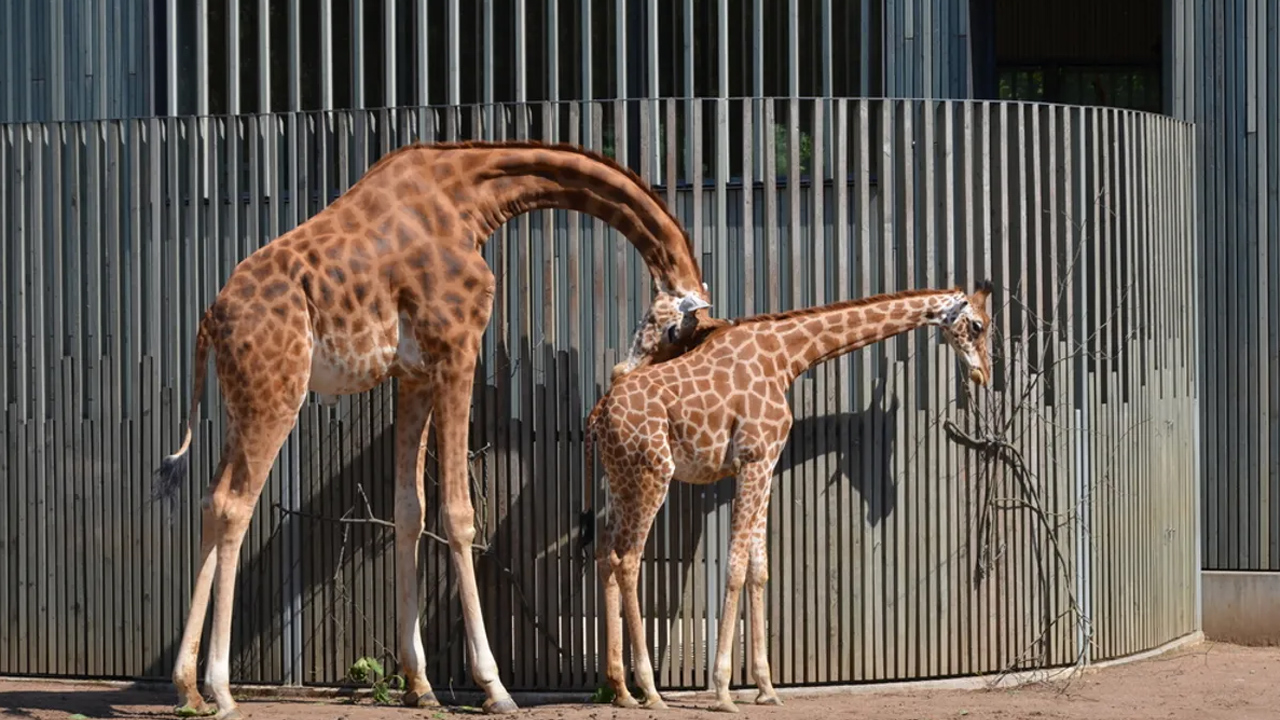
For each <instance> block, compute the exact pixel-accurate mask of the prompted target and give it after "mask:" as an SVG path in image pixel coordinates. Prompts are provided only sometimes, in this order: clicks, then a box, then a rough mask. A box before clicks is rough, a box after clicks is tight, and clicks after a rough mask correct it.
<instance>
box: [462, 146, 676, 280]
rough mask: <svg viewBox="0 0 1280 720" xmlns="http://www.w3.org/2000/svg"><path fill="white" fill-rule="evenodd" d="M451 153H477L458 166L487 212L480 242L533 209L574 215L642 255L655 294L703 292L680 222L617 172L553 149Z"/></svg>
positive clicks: (573, 152) (624, 172)
mask: <svg viewBox="0 0 1280 720" xmlns="http://www.w3.org/2000/svg"><path fill="white" fill-rule="evenodd" d="M450 152H461V153H475V157H474V160H473V159H472V158H467V159H465V160H464V161H463V162H461V163H459V164H460V165H461V166H462V167H464V168H469V169H470V172H471V174H472V177H473V178H474V181H475V182H476V184H477V188H478V189H477V190H476V191H475V192H474V194H473V198H474V202H476V203H478V204H481V205H484V207H481V208H480V210H481V211H482V212H481V219H482V221H483V222H484V225H485V226H484V227H482V228H481V230H482V232H483V233H484V235H483V236H485V237H487V236H488V234H491V233H492V232H493V231H495V230H496V229H497V228H498V227H499V226H501V225H502V224H503V223H505V222H507V221H508V220H510V219H512V218H514V217H516V216H518V215H522V214H524V213H527V212H531V211H533V210H546V209H564V210H575V211H577V212H581V213H585V214H587V215H591V216H592V217H596V218H599V219H601V220H603V221H604V222H606V223H608V224H609V225H610V226H611V227H613V228H614V229H616V230H617V231H618V232H620V233H622V234H623V235H624V236H625V237H626V238H627V240H628V241H630V242H631V244H632V245H634V246H635V247H636V249H637V250H638V251H639V252H640V255H641V257H643V258H644V261H645V264H647V265H648V266H649V271H650V272H651V273H652V275H653V277H654V279H655V280H657V281H658V284H659V288H660V289H662V290H666V291H668V292H672V293H675V294H688V293H701V292H702V273H701V270H700V269H699V266H698V261H697V259H696V258H695V257H694V255H693V248H692V245H691V244H690V242H689V238H688V236H687V235H686V234H685V232H684V230H683V228H681V226H680V223H679V222H678V221H677V220H676V219H675V217H673V216H672V215H671V213H670V212H669V211H668V210H667V208H666V206H665V205H664V204H663V203H662V201H661V200H659V199H658V196H657V195H656V194H655V193H653V192H652V191H651V190H650V189H649V188H648V187H646V186H645V185H643V181H642V180H640V179H639V178H638V177H636V176H635V175H634V174H632V173H630V172H628V171H627V170H625V169H623V168H622V167H620V166H617V165H614V164H612V163H611V162H609V161H606V160H604V159H601V158H598V157H595V156H592V155H588V154H585V153H583V152H580V151H576V150H574V149H569V148H559V147H555V146H534V147H512V148H498V149H494V148H485V149H458V150H452V151H450ZM485 231H487V232H485Z"/></svg>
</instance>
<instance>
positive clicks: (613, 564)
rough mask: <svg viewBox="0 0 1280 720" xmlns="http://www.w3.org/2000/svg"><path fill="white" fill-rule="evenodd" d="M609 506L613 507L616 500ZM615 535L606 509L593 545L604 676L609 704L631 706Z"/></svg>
mask: <svg viewBox="0 0 1280 720" xmlns="http://www.w3.org/2000/svg"><path fill="white" fill-rule="evenodd" d="M613 505H614V507H617V501H616V499H615V500H614V503H613ZM615 536H616V532H615V528H614V515H613V510H612V509H610V512H609V515H608V517H607V519H606V520H605V527H604V532H602V533H601V534H600V539H599V541H598V545H597V546H596V548H597V549H596V569H597V572H598V573H599V574H600V582H601V583H602V584H603V585H604V619H605V632H604V646H605V653H604V654H605V667H604V677H605V680H606V681H607V682H608V683H609V687H610V688H612V689H613V704H614V705H617V706H618V707H624V708H631V707H636V706H637V705H639V703H637V702H636V699H635V698H633V697H631V691H630V690H628V689H627V669H626V667H625V666H624V665H623V664H622V603H621V599H620V593H619V589H618V566H619V565H620V564H621V560H620V559H619V557H618V552H617V546H616V544H615V542H614V537H615Z"/></svg>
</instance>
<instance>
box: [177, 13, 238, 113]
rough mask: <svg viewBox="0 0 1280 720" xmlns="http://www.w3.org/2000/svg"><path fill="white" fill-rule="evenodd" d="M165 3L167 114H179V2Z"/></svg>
mask: <svg viewBox="0 0 1280 720" xmlns="http://www.w3.org/2000/svg"><path fill="white" fill-rule="evenodd" d="M164 2H165V18H164V22H165V45H164V48H165V53H164V56H165V77H164V81H165V89H166V90H165V91H166V93H167V95H168V97H167V98H166V99H167V112H168V114H169V115H170V116H174V115H177V114H178V0H164ZM231 14H232V15H234V13H231Z"/></svg>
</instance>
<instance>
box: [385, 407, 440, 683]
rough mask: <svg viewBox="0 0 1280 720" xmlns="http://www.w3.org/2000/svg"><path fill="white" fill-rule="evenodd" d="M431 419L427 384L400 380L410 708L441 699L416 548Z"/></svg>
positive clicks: (400, 514)
mask: <svg viewBox="0 0 1280 720" xmlns="http://www.w3.org/2000/svg"><path fill="white" fill-rule="evenodd" d="M430 419H431V397H430V394H429V393H427V392H426V391H425V389H424V388H421V387H415V386H413V385H411V384H410V383H408V382H402V383H401V384H400V393H399V397H398V398H397V403H396V506H395V517H396V589H397V592H396V599H397V601H398V605H399V607H398V612H397V614H398V615H399V620H400V647H399V650H400V653H399V654H400V671H401V672H403V673H404V677H405V688H404V695H403V696H402V697H401V700H402V702H404V704H405V705H408V706H410V707H433V706H436V705H439V704H440V703H439V702H438V701H437V700H436V695H435V692H434V691H432V689H431V682H430V681H428V680H427V656H426V653H425V652H424V651H423V648H422V629H421V626H420V622H421V621H420V618H419V615H418V612H419V607H418V549H419V547H420V545H421V541H422V540H421V538H422V528H423V527H424V526H425V524H426V514H427V504H426V497H425V495H424V493H423V487H422V471H423V466H424V464H425V461H426V455H427V427H428V423H429V422H430Z"/></svg>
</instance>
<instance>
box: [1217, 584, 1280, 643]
mask: <svg viewBox="0 0 1280 720" xmlns="http://www.w3.org/2000/svg"><path fill="white" fill-rule="evenodd" d="M1200 575H1201V584H1202V587H1203V588H1204V589H1203V593H1204V595H1203V597H1204V606H1203V610H1202V613H1203V620H1202V622H1203V625H1204V636H1205V637H1206V638H1207V639H1209V640H1214V641H1216V642H1225V643H1234V644H1237V645H1280V572H1251V571H1234V570H1229V571H1221V570H1205V571H1203V572H1201V573H1200Z"/></svg>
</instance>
